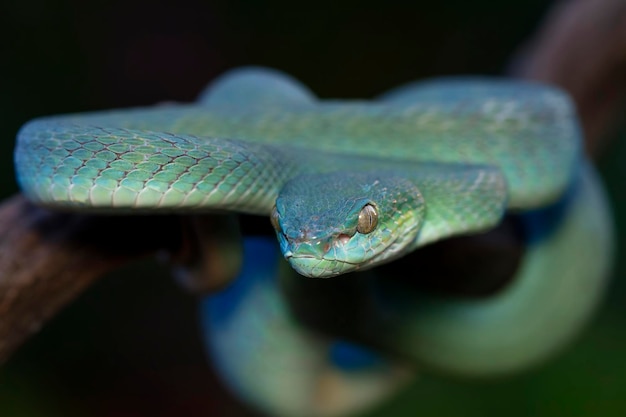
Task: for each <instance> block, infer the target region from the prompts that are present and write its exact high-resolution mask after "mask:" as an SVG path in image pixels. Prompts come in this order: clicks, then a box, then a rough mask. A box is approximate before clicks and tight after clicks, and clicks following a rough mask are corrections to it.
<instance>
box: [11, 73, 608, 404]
mask: <svg viewBox="0 0 626 417" xmlns="http://www.w3.org/2000/svg"><path fill="white" fill-rule="evenodd" d="M581 143H582V141H581V134H580V129H579V127H578V124H577V121H576V115H575V111H574V108H573V106H572V104H571V102H570V100H569V98H568V97H567V96H566V95H565V94H564V93H563V92H561V91H559V90H558V89H555V88H553V87H549V86H545V85H541V84H536V83H531V82H523V81H513V80H505V79H490V78H459V79H440V80H433V81H427V82H421V83H416V84H411V85H408V86H404V87H402V88H399V89H396V90H392V91H391V92H389V93H387V94H385V95H383V96H382V97H380V98H379V99H377V100H374V101H347V100H343V101H339V100H318V99H316V98H315V97H314V96H313V94H312V93H311V92H310V91H309V90H308V89H306V88H305V87H303V86H301V85H300V84H299V83H297V82H296V81H295V80H294V79H292V78H291V77H289V76H286V75H284V74H281V73H278V72H275V71H271V70H265V69H258V68H257V69H244V70H236V71H233V72H231V73H229V74H227V75H225V76H223V77H221V78H220V79H218V80H217V81H216V82H214V83H213V84H212V85H211V86H210V87H209V88H208V89H207V90H206V91H205V92H204V93H202V94H201V96H200V98H199V100H198V102H197V103H194V104H184V105H183V104H177V105H162V106H155V107H151V108H139V109H125V110H116V111H106V112H96V113H89V114H76V115H66V116H53V117H47V118H42V119H37V120H34V121H32V122H29V123H27V124H26V125H25V126H24V127H23V128H22V129H21V130H20V132H19V134H18V143H17V147H16V151H15V162H16V170H17V175H18V180H19V182H20V185H21V187H22V190H23V191H24V193H25V194H26V196H28V197H29V198H30V199H31V200H32V201H34V202H36V203H39V204H41V205H44V206H48V207H52V208H58V209H65V210H78V211H95V212H129V211H130V212H138V213H151V212H159V211H176V212H189V213H202V212H224V211H226V212H239V213H249V214H258V215H264V216H269V217H270V218H271V220H272V224H273V225H274V227H275V229H276V235H277V237H278V240H279V244H280V249H281V251H282V254H283V256H284V257H285V258H286V259H287V260H288V261H289V263H290V264H291V266H292V267H293V269H294V270H295V271H297V272H298V273H300V274H301V275H306V276H311V277H332V276H336V275H340V274H344V273H347V272H354V271H365V272H358V274H365V275H363V276H364V278H363V282H364V283H365V282H369V280H370V279H371V278H368V277H369V276H370V275H368V271H366V270H368V269H371V268H373V267H375V266H377V265H380V264H382V263H387V262H390V261H392V260H393V259H396V258H398V257H401V256H404V255H405V254H407V253H409V252H411V251H413V250H415V249H417V248H418V247H420V246H423V245H426V244H428V243H431V242H433V241H436V240H439V239H443V238H446V237H450V236H456V235H461V234H472V233H479V232H483V231H487V230H489V229H491V228H493V227H494V226H496V225H497V224H498V223H499V222H500V221H501V220H502V218H503V216H504V215H505V214H506V213H514V214H516V215H519V216H521V219H522V224H523V225H524V229H525V236H526V244H527V248H526V255H525V258H524V262H523V264H522V267H521V268H520V270H519V271H518V274H517V277H516V279H515V280H514V283H513V284H512V285H511V286H509V287H508V288H507V289H506V290H505V291H503V292H501V293H499V294H498V295H497V296H494V297H492V298H491V299H488V300H482V301H480V302H478V301H463V300H455V299H441V298H434V297H428V296H425V295H415V294H412V295H411V296H410V297H407V295H406V294H403V295H402V296H399V295H398V294H396V293H394V292H393V291H391V292H389V291H387V290H386V289H385V288H384V286H383V287H381V288H376V289H375V290H373V291H372V297H373V299H376V300H377V302H376V303H374V304H375V305H376V307H375V308H373V310H372V312H371V315H370V318H369V319H368V320H369V321H368V323H367V324H368V325H367V326H363V325H359V323H355V325H354V327H355V328H358V331H357V333H359V334H358V339H359V340H361V341H366V342H367V343H368V344H370V345H372V346H376V347H377V348H378V349H380V350H381V351H383V352H386V354H388V355H391V357H393V358H404V360H408V361H409V362H410V363H413V364H419V365H420V366H423V367H429V368H432V369H439V370H444V371H446V372H451V373H460V374H466V375H467V374H470V375H482V374H498V373H506V372H510V371H513V370H517V369H520V368H524V367H526V366H528V365H530V364H533V363H536V362H538V361H540V360H542V359H543V358H545V357H546V356H548V355H549V354H550V353H552V352H553V351H555V350H556V349H557V348H559V347H560V346H562V345H563V344H565V343H566V342H567V341H568V340H570V339H571V337H572V336H573V335H574V334H575V333H576V332H577V331H578V330H579V329H580V327H581V326H582V324H583V323H584V322H585V321H586V320H587V318H588V317H589V316H590V314H591V312H592V311H593V309H594V306H595V305H596V304H597V302H598V300H599V299H600V297H601V294H602V292H603V291H602V290H603V288H604V283H605V281H606V277H607V276H608V275H609V274H608V270H609V266H610V262H611V255H612V235H611V224H610V218H611V216H610V212H609V210H608V208H607V204H606V202H605V197H604V195H603V191H602V186H601V184H600V182H599V181H598V179H597V178H596V176H595V173H594V172H593V168H592V167H591V166H590V164H589V163H588V162H587V161H586V160H585V156H584V154H583V152H582V146H581ZM247 245H248V246H250V244H247ZM245 259H246V260H245V262H244V265H243V269H242V273H241V274H240V276H239V277H238V278H237V280H236V281H235V282H247V281H250V280H252V281H253V282H257V281H258V282H263V283H264V284H263V285H260V284H259V286H254V285H249V286H246V285H243V284H242V286H241V288H240V290H239V293H238V294H239V295H237V299H238V302H237V303H234V304H233V303H231V304H230V308H227V307H224V305H225V304H224V302H222V301H220V298H219V297H226V296H225V295H224V294H222V295H220V294H217V295H215V296H213V298H212V299H211V300H212V301H211V300H209V301H207V303H208V305H209V306H211V305H216V304H217V305H221V306H222V310H223V309H224V308H226V310H228V311H229V312H230V313H229V314H227V315H224V314H222V315H220V314H218V312H216V311H218V310H219V309H217V310H216V309H215V308H212V307H207V311H209V312H211V311H212V314H213V317H216V315H217V317H220V318H221V319H223V320H224V321H225V322H224V323H221V324H219V323H217V322H216V320H214V319H208V322H207V323H208V324H207V326H208V328H209V329H210V330H209V331H210V333H211V337H210V338H209V344H210V345H211V346H213V348H212V351H213V353H214V356H215V357H216V360H217V361H218V362H219V363H221V364H222V370H223V373H224V374H225V375H226V377H227V379H229V380H230V381H231V384H232V385H233V386H234V387H235V389H237V390H238V391H239V392H240V393H241V394H242V395H243V396H244V397H245V398H247V399H249V400H250V401H252V402H254V403H256V404H258V405H261V406H262V407H264V408H265V409H266V410H269V411H270V412H273V413H276V414H280V415H298V414H302V415H306V414H307V413H308V414H316V413H317V414H328V413H331V412H334V413H337V412H340V411H341V412H343V411H350V410H352V409H354V407H356V405H355V404H357V403H360V404H362V403H363V401H362V400H363V398H362V397H363V393H364V392H368V393H370V394H368V395H367V397H368V398H378V396H377V395H373V394H372V393H373V392H378V393H389V392H391V391H393V390H392V389H390V388H389V387H392V386H393V387H396V386H398V381H401V380H402V381H404V380H406V378H405V377H404V376H399V375H401V374H402V372H400V373H398V372H396V369H397V367H396V366H395V365H393V366H391V365H390V366H386V367H383V368H378V367H375V368H373V369H374V371H372V373H371V374H369V376H368V377H362V378H348V377H347V376H346V375H347V374H346V373H343V372H342V371H337V370H335V371H336V372H335V375H341V376H342V377H341V378H340V381H341V382H340V383H339V382H338V383H337V384H339V385H341V386H343V387H350V389H348V391H349V392H351V393H352V394H346V395H345V396H344V397H343V398H344V400H341V401H339V403H340V404H341V405H340V406H336V407H330V408H329V409H328V410H327V409H325V408H324V407H322V408H319V407H318V408H315V407H312V406H311V398H310V397H311V395H312V394H311V392H313V391H315V390H313V391H311V390H309V392H308V394H307V393H306V391H307V390H306V389H305V388H306V387H310V386H311V383H312V382H311V381H312V378H313V376H312V375H313V374H315V375H318V376H319V372H318V373H315V372H313V371H312V370H317V371H319V369H321V368H320V367H322V366H323V365H324V363H325V361H326V359H327V357H326V356H325V353H324V352H325V349H326V348H325V347H323V346H327V344H328V343H330V342H329V341H325V342H323V343H322V342H319V339H318V337H317V336H311V335H310V334H309V333H308V331H307V330H305V329H302V328H301V327H300V326H299V325H297V323H296V322H294V319H293V318H292V317H290V313H289V309H288V308H287V307H286V304H285V301H284V300H282V299H281V298H280V297H281V295H280V294H281V293H280V291H279V290H278V285H279V281H278V279H279V277H282V278H280V279H281V280H282V281H288V282H291V283H292V287H291V288H292V289H293V291H292V297H295V298H298V297H306V293H305V292H303V291H302V289H299V287H298V285H299V284H298V282H299V280H298V277H297V276H293V275H292V274H293V272H288V271H286V270H282V272H280V273H279V272H277V271H279V269H280V268H279V267H278V266H275V265H273V264H268V265H267V266H266V267H260V266H259V268H256V269H255V267H254V265H252V266H249V264H250V263H251V262H253V263H259V262H260V261H259V260H258V259H256V258H254V256H252V255H248V256H246V258H245ZM270 259H273V258H272V257H270ZM276 262H278V261H276ZM276 265H278V264H276ZM268 276H269V277H270V278H271V277H274V278H271V279H270V278H267V277H268ZM358 276H360V275H358ZM263 277H266V278H263ZM300 279H301V278H300ZM259 280H260V281H259ZM233 285H236V284H233ZM364 285H365V284H364ZM368 285H369V284H368ZM262 288H268V291H269V293H268V294H270V295H267V296H264V295H263V294H264V293H263V291H262ZM232 291H235V290H232ZM293 294H296V295H295V296H294V295H293ZM346 296H347V297H349V296H350V294H346ZM407 298H408V301H407ZM226 299H231V300H232V296H231V298H228V297H226ZM262 300H265V301H262ZM226 304H228V303H226ZM272 306H273V307H272ZM277 306H278V307H277ZM322 308H323V306H322ZM281 323H282V324H281ZM285 323H287V324H285ZM224 329H228V331H226V330H224ZM261 329H264V330H263V331H261ZM248 334H249V335H250V336H249V337H248V336H247V335H248ZM382 334H385V336H384V337H381V335H382ZM254 335H256V336H254ZM252 340H255V341H256V342H252ZM307 340H308V342H307ZM250 343H252V345H253V346H255V349H256V350H257V351H259V352H265V355H254V354H252V352H251V351H250V349H249V347H250V345H248V344H250ZM220 346H221V348H220ZM229 346H230V348H232V351H231V349H229V348H228V347H229ZM278 352H282V353H281V354H280V355H278ZM307 352H309V353H307ZM320 352H321V353H320ZM229 355H231V356H230V357H229ZM307 355H308V356H307ZM235 356H236V357H235ZM285 361H287V362H288V363H287V364H285V363H286V362H285ZM289 361H291V362H289ZM395 361H396V360H395V359H394V360H392V362H393V363H396V362H395ZM261 362H263V363H264V366H265V368H263V366H261V368H263V369H265V374H263V373H255V372H254V371H253V369H256V368H255V366H256V365H258V364H259V363H261ZM255 364H256V365H255ZM274 365H275V366H274ZM290 366H291V367H296V368H298V367H301V368H302V369H304V370H305V371H303V372H301V373H300V374H299V375H300V376H296V377H286V376H285V374H284V373H281V372H276V373H275V374H274V375H268V373H269V374H271V373H272V372H271V369H281V367H283V368H286V369H289V367H290ZM268 367H269V368H268ZM261 368H259V369H261ZM291 369H294V368H291ZM337 372H339V374H337ZM279 377H280V378H279ZM264 378H265V379H264ZM294 378H295V379H296V380H297V381H295V380H294ZM266 379H267V381H266ZM313 379H314V378H313ZM305 380H306V381H305ZM281 381H282V382H281ZM289 381H292V382H293V384H291V385H292V386H293V387H300V388H299V389H300V390H301V391H304V393H303V392H300V394H302V395H303V397H302V400H301V401H297V400H293V401H291V400H287V399H285V398H284V396H285V392H284V389H285V388H284V387H285V386H289V385H290V383H289ZM359 381H360V382H359ZM363 381H370V382H371V383H365V382H363ZM305 382H306V383H305ZM285 384H287V385H285ZM359 384H361V385H359ZM281 387H282V388H281ZM354 387H360V388H354ZM364 387H367V388H364ZM296 391H297V390H296ZM339 391H341V390H339ZM348 391H346V392H348ZM307 395H308V396H307ZM381 395H382V394H381ZM331 402H332V401H331ZM286 404H287V405H288V406H287V405H286ZM333 404H335V403H333ZM353 406H354V407H353ZM307 410H308V411H307ZM315 410H317V411H315ZM325 410H326V411H325ZM329 410H330V411H329ZM338 410H339V411H338ZM313 411H315V412H313Z"/></svg>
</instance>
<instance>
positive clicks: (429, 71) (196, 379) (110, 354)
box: [0, 0, 626, 417]
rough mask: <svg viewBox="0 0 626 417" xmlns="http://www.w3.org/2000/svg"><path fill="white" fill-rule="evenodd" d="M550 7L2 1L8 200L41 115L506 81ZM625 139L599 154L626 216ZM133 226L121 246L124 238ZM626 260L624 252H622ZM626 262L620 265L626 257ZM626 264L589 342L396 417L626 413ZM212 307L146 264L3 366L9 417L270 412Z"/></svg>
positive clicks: (1, 89)
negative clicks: (227, 367) (207, 318)
mask: <svg viewBox="0 0 626 417" xmlns="http://www.w3.org/2000/svg"><path fill="white" fill-rule="evenodd" d="M550 5H551V3H550V2H546V1H539V0H526V1H515V2H506V1H499V2H496V1H489V0H474V1H471V2H468V1H462V0H446V1H441V2H433V1H414V2H410V3H409V2H407V3H401V2H398V3H394V2H380V1H377V2H374V1H365V0H363V1H341V2H324V1H318V2H311V3H298V2H293V1H292V2H288V1H281V0H276V1H242V0H233V1H225V0H222V1H206V2H200V1H191V0H180V1H177V2H175V3H173V4H169V5H168V6H162V5H157V4H156V2H151V1H130V0H129V1H93V2H86V1H78V0H75V1H45V0H30V1H17V0H9V1H5V2H3V3H2V5H1V6H0V35H1V36H0V48H1V49H0V51H1V55H0V135H1V138H2V140H1V141H0V197H2V198H6V197H8V196H10V195H11V194H13V193H15V192H17V186H16V185H15V181H14V175H13V168H12V149H13V145H14V138H15V134H16V132H17V129H18V128H19V127H20V125H21V124H23V123H24V122H26V121H27V120H29V119H31V118H33V117H36V116H40V115H44V114H54V113H64V112H75V111H85V110H95V109H104V108H112V107H126V106H134V105H149V104H153V103H155V102H159V101H167V100H175V101H191V100H193V99H194V98H195V97H196V96H197V94H198V93H199V91H200V90H201V89H202V88H203V87H204V86H205V85H206V84H207V83H208V82H209V81H211V80H212V79H213V78H215V77H216V76H217V75H219V74H221V73H222V72H224V71H226V70H228V69H230V68H233V67H237V66H241V65H250V64H253V65H265V66H271V67H275V68H278V69H281V70H283V71H285V72H287V73H290V74H291V75H293V76H295V77H296V78H298V79H300V80H301V81H303V82H304V83H305V84H307V85H308V86H309V87H310V88H311V89H312V90H313V91H315V92H316V93H317V94H318V95H319V96H321V97H344V98H352V97H371V96H373V95H375V94H378V93H380V92H382V91H384V90H386V89H388V88H391V87H394V86H397V85H399V84H401V83H404V82H407V81H410V80H415V79H419V78H424V77H429V76H437V75H445V74H468V73H479V74H502V73H505V72H506V71H507V69H508V68H509V67H510V65H511V63H512V62H514V60H515V57H516V54H517V52H518V51H519V50H520V48H521V47H522V46H523V45H524V41H525V40H526V39H529V37H530V36H531V34H533V33H534V31H535V30H536V29H537V27H538V25H540V24H541V22H542V19H543V17H544V16H545V13H546V11H547V10H548V8H549V6H550ZM624 135H625V134H624V130H623V129H622V130H621V131H620V132H618V133H617V134H616V135H615V138H613V141H612V144H611V147H610V149H609V151H607V152H606V153H605V155H604V156H602V157H601V158H600V160H599V165H600V168H601V171H602V174H603V175H604V177H605V178H606V181H607V185H608V190H609V193H610V197H611V200H612V201H613V203H614V206H615V212H616V215H617V227H618V237H620V238H621V236H624V234H623V233H622V232H621V231H622V230H623V229H624V228H623V226H622V225H623V224H624V220H622V218H623V215H622V214H623V213H626V212H625V211H624V210H626V204H625V202H624V201H622V200H623V198H624V197H622V196H621V187H622V184H621V183H620V182H621V178H622V175H623V174H624V167H623V165H624V164H623V163H622V161H623V160H624V157H625V156H626V149H624V148H625V146H624V145H623V143H624V140H621V141H620V140H619V138H622V139H623V138H624ZM123 233H124V232H123V231H122V230H120V235H121V236H123ZM618 255H619V254H618ZM618 257H619V256H618ZM623 270H624V266H623V265H621V264H620V265H618V267H617V269H616V273H615V279H614V281H613V285H612V287H611V288H610V292H609V296H608V298H607V302H606V303H605V305H604V306H603V308H602V310H601V311H600V313H599V315H598V317H597V319H596V320H595V321H594V322H593V323H592V324H591V325H590V326H589V328H588V329H587V330H586V332H585V333H584V334H583V335H582V337H581V338H580V339H579V340H578V341H577V343H576V344H575V345H574V346H573V347H571V348H570V349H568V350H567V351H566V352H565V353H564V354H563V355H561V356H560V357H558V358H557V359H555V360H554V361H552V362H550V363H549V364H547V365H545V366H543V367H541V368H539V369H536V370H533V371H530V372H528V373H525V374H523V375H520V376H518V377H516V378H514V379H510V380H506V381H492V382H459V381H447V380H443V379H438V378H433V377H430V376H424V378H423V379H422V381H419V382H418V383H417V384H415V386H413V387H411V388H410V389H409V390H407V391H406V392H405V393H404V394H402V395H400V397H399V398H398V399H396V400H395V401H393V402H391V403H389V404H386V405H384V406H383V407H382V408H381V409H380V410H379V412H380V415H387V416H413V415H420V416H433V417H443V416H473V415H476V416H492V415H493V416H501V415H508V416H528V415H533V416H559V415H563V416H565V415H567V416H622V415H624V413H625V411H626V388H625V387H626V353H624V352H626V318H625V315H626V309H625V308H624V307H622V305H623V302H622V300H623V297H624V295H625V294H626V289H625V288H624V285H623V284H621V283H620V282H619V278H620V276H621V271H623ZM195 302H196V301H195V299H194V298H193V297H191V296H188V295H186V294H185V293H184V292H182V291H181V290H180V289H179V288H178V287H177V286H176V285H175V284H174V283H173V282H172V280H171V279H170V277H169V271H168V270H167V267H166V266H164V265H161V264H158V263H156V262H148V261H147V262H144V263H141V264H137V265H132V266H130V267H128V268H125V269H124V270H123V271H120V272H119V273H116V274H114V275H111V276H109V277H107V278H106V279H103V280H101V281H100V282H99V283H97V284H96V285H95V286H93V287H92V288H90V289H89V290H88V291H87V292H86V293H85V294H84V295H83V296H81V297H80V298H79V299H78V300H76V301H75V302H74V303H72V304H71V305H70V306H69V307H68V308H67V309H65V310H64V311H63V312H62V313H61V314H59V315H58V316H57V317H56V318H55V319H54V320H53V321H52V322H50V323H49V324H47V325H46V326H45V327H44V328H43V330H42V331H41V332H40V333H39V334H38V335H37V336H35V337H34V338H33V339H31V340H30V341H29V342H28V343H27V344H26V345H25V346H24V347H23V348H22V349H21V350H20V351H19V352H18V353H17V354H16V355H15V356H14V357H13V358H12V360H11V361H10V362H9V363H8V364H7V365H6V366H5V367H4V368H3V369H1V370H0V416H7V417H21V416H67V417H70V416H96V417H118V416H119V417H121V416H124V417H144V416H146V417H147V416H150V417H160V416H178V415H185V416H209V415H211V416H214V415H232V416H244V415H254V414H253V412H252V411H251V410H249V409H248V408H246V407H245V406H243V405H241V404H239V403H238V402H237V401H236V400H235V399H234V398H233V397H232V396H231V395H230V394H229V393H228V392H227V391H226V390H225V389H224V388H223V387H222V386H221V385H220V384H219V382H218V381H217V379H216V377H215V376H214V375H213V373H212V372H211V369H210V365H209V364H208V363H207V362H206V360H205V358H204V355H203V351H202V344H201V341H200V339H199V333H198V331H197V330H198V323H197V321H196V320H197V319H196V316H195V314H196V304H195Z"/></svg>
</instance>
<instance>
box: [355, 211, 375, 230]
mask: <svg viewBox="0 0 626 417" xmlns="http://www.w3.org/2000/svg"><path fill="white" fill-rule="evenodd" d="M377 224H378V211H377V210H376V207H374V206H373V205H372V204H366V205H365V206H364V207H363V208H362V209H361V211H360V212H359V221H358V223H357V225H356V231H357V232H359V233H361V234H364V235H366V234H368V233H371V232H372V231H374V229H376V225H377Z"/></svg>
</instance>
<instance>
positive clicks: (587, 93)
mask: <svg viewBox="0 0 626 417" xmlns="http://www.w3.org/2000/svg"><path fill="white" fill-rule="evenodd" d="M516 64H517V67H515V68H513V73H514V75H517V76H522V77H526V78H532V79H537V80H541V81H546V82H549V83H554V84H556V85H559V86H561V87H562V88H564V89H565V90H567V91H568V92H569V93H570V94H571V95H572V97H573V98H574V101H575V102H576V105H577V107H578V111H579V114H580V116H581V119H582V125H583V129H584V131H585V137H586V138H587V150H588V151H589V152H590V153H591V154H592V155H594V156H596V155H598V154H599V153H600V152H601V151H602V150H603V149H604V148H605V147H606V141H607V140H608V139H609V138H610V134H611V133H612V132H613V129H615V127H616V125H617V124H618V123H619V122H620V120H619V119H620V118H621V119H622V122H623V116H624V107H625V106H624V103H625V101H626V2H624V0H565V1H560V2H557V3H556V4H555V6H554V7H553V9H552V10H551V11H550V13H548V15H547V16H546V19H545V21H544V22H543V24H542V25H541V27H540V28H539V30H538V31H537V32H536V34H535V35H534V37H533V38H532V39H531V40H529V41H528V42H527V43H526V45H524V47H523V49H522V51H520V53H519V54H518V56H517V59H516Z"/></svg>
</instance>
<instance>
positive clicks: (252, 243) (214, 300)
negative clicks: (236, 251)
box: [201, 237, 280, 327]
mask: <svg viewBox="0 0 626 417" xmlns="http://www.w3.org/2000/svg"><path fill="white" fill-rule="evenodd" d="M243 253H244V259H245V261H244V262H243V265H242V267H241V271H240V272H239V275H238V276H237V278H236V279H235V280H233V282H231V283H230V285H228V286H227V287H226V288H225V289H223V290H221V291H218V292H216V293H214V294H211V295H209V296H207V297H205V298H204V299H203V301H202V303H201V314H202V316H203V317H204V318H205V319H207V320H208V321H209V322H210V323H211V326H214V327H218V326H219V325H220V323H227V322H228V321H229V319H230V317H231V315H233V314H235V313H236V312H237V311H238V308H239V304H240V303H241V302H242V301H243V300H244V298H245V297H246V296H248V295H249V293H250V292H251V291H252V290H253V287H254V286H256V285H258V284H260V283H262V282H267V281H269V280H273V279H276V275H277V274H276V269H277V260H278V259H279V257H280V252H279V251H278V245H277V244H276V240H275V239H274V238H273V237H272V238H270V237H246V238H245V239H244V241H243Z"/></svg>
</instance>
